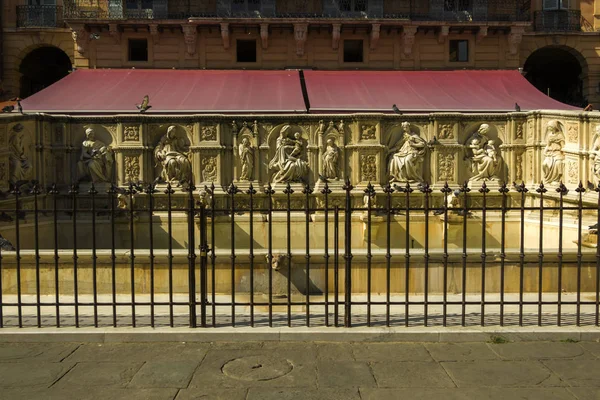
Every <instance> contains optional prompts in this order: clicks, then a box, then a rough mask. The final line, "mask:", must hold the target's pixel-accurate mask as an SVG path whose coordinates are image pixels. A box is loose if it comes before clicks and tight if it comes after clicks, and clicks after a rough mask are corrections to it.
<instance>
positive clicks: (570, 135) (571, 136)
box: [567, 122, 579, 143]
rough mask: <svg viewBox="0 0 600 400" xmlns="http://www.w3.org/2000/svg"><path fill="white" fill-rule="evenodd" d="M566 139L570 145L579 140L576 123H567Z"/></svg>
mask: <svg viewBox="0 0 600 400" xmlns="http://www.w3.org/2000/svg"><path fill="white" fill-rule="evenodd" d="M567 139H568V141H569V142H571V143H577V141H578V140H579V125H578V124H577V123H576V122H569V123H567Z"/></svg>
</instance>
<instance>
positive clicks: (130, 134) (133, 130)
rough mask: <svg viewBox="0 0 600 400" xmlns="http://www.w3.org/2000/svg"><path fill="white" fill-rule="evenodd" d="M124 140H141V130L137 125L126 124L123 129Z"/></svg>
mask: <svg viewBox="0 0 600 400" xmlns="http://www.w3.org/2000/svg"><path fill="white" fill-rule="evenodd" d="M123 140H125V141H138V140H140V131H139V128H138V127H137V126H126V127H125V129H124V130H123Z"/></svg>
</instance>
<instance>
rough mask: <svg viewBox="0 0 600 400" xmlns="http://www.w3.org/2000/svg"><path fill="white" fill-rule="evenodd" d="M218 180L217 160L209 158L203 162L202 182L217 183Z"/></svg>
mask: <svg viewBox="0 0 600 400" xmlns="http://www.w3.org/2000/svg"><path fill="white" fill-rule="evenodd" d="M216 180H217V158H216V157H207V158H205V159H204V160H202V181H203V182H215V181H216Z"/></svg>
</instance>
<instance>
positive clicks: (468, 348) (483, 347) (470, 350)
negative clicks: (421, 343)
mask: <svg viewBox="0 0 600 400" xmlns="http://www.w3.org/2000/svg"><path fill="white" fill-rule="evenodd" d="M425 348H426V349H427V351H429V354H431V357H433V359H434V360H435V361H475V360H497V359H499V357H498V355H496V353H494V352H493V351H492V350H491V349H490V348H489V347H488V346H487V344H486V343H426V344H425Z"/></svg>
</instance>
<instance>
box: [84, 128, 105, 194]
mask: <svg viewBox="0 0 600 400" xmlns="http://www.w3.org/2000/svg"><path fill="white" fill-rule="evenodd" d="M85 136H86V139H85V140H84V141H83V143H82V144H81V156H80V158H79V161H78V162H77V174H78V178H79V180H80V181H81V180H88V179H89V180H91V181H92V182H94V183H100V182H112V177H113V164H114V153H113V151H112V149H111V147H110V146H107V145H106V144H104V143H103V142H102V141H100V140H97V139H96V136H95V132H94V129H93V128H88V129H86V130H85Z"/></svg>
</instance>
